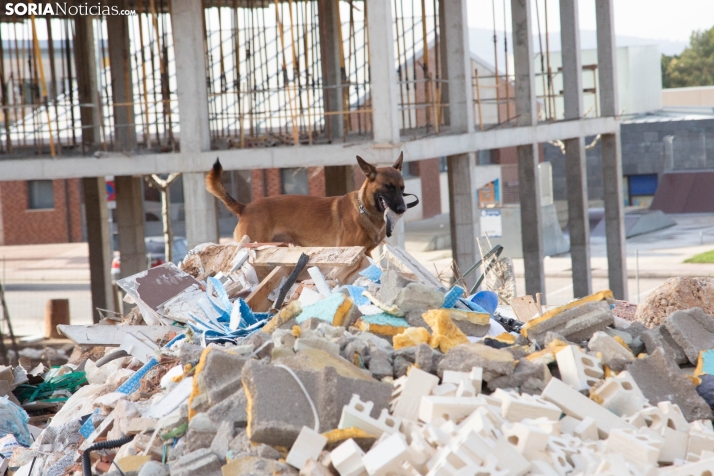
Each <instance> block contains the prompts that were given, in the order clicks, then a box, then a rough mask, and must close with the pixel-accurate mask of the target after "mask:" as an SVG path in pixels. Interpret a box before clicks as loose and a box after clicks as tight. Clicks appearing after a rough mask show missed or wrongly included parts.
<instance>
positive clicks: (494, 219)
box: [480, 209, 503, 238]
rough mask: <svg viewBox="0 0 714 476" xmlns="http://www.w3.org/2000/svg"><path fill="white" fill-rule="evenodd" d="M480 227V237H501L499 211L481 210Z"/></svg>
mask: <svg viewBox="0 0 714 476" xmlns="http://www.w3.org/2000/svg"><path fill="white" fill-rule="evenodd" d="M480 227H481V236H486V235H488V236H489V238H499V237H501V236H503V224H502V222H501V210H493V209H482V210H481V220H480Z"/></svg>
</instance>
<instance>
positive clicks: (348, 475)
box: [330, 438, 367, 476]
mask: <svg viewBox="0 0 714 476" xmlns="http://www.w3.org/2000/svg"><path fill="white" fill-rule="evenodd" d="M363 456H364V451H362V448H360V447H359V445H358V444H357V443H355V440H353V439H352V438H350V439H349V440H346V441H345V442H344V443H342V444H341V445H340V446H338V447H337V448H335V449H334V450H332V452H331V453H330V459H331V460H332V465H333V466H334V467H335V469H336V470H337V472H338V473H340V476H366V475H367V471H366V470H365V468H364V463H363V462H362V457H363Z"/></svg>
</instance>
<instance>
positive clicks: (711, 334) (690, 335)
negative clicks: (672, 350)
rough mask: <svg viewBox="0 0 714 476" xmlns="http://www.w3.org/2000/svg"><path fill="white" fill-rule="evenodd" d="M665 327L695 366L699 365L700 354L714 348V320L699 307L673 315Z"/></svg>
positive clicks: (664, 324) (666, 320)
mask: <svg viewBox="0 0 714 476" xmlns="http://www.w3.org/2000/svg"><path fill="white" fill-rule="evenodd" d="M663 326H664V327H665V328H666V329H667V330H668V331H669V333H670V335H671V336H672V339H674V341H675V342H676V343H677V344H679V346H680V347H681V348H682V350H683V351H684V353H685V354H686V356H687V359H689V362H690V363H691V364H693V365H696V364H697V360H698V358H699V352H701V351H703V350H708V349H711V348H714V318H712V317H711V316H709V315H708V314H706V313H705V312H704V311H703V310H702V309H700V308H698V307H696V308H693V309H688V310H686V311H676V312H674V313H672V314H671V315H670V316H669V317H667V318H666V319H665V320H664V323H663Z"/></svg>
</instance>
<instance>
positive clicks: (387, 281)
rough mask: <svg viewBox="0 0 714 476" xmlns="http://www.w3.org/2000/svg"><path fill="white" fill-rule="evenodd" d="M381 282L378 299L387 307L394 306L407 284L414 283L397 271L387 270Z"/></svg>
mask: <svg viewBox="0 0 714 476" xmlns="http://www.w3.org/2000/svg"><path fill="white" fill-rule="evenodd" d="M379 282H380V284H381V286H380V287H379V290H378V291H377V294H376V297H377V299H379V300H380V301H381V302H383V303H384V304H386V305H387V306H391V305H392V304H394V301H395V300H396V299H397V296H399V293H400V292H401V291H402V289H404V288H405V287H406V286H407V284H409V283H413V282H414V281H410V280H408V279H406V278H405V277H404V276H402V275H401V273H398V272H397V271H394V270H392V269H387V270H384V271H383V272H382V276H381V277H380V278H379ZM442 300H443V297H442Z"/></svg>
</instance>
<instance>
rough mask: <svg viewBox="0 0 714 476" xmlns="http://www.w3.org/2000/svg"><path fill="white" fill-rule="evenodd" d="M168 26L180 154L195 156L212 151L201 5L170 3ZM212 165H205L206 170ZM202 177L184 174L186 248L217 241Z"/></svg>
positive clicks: (212, 202)
mask: <svg viewBox="0 0 714 476" xmlns="http://www.w3.org/2000/svg"><path fill="white" fill-rule="evenodd" d="M171 26H172V28H173V35H174V53H175V56H176V85H177V96H178V102H179V116H180V127H181V154H182V155H184V154H197V153H200V152H203V151H207V150H210V149H211V131H210V127H209V122H208V91H207V88H206V67H205V65H206V62H205V57H204V51H203V49H204V48H203V45H204V38H203V11H202V9H201V2H196V1H195V0H173V1H172V2H171ZM211 165H212V164H210V163H207V164H206V171H208V170H209V168H210V167H211ZM204 175H205V174H203V173H200V172H198V173H185V174H183V189H184V210H185V213H186V240H187V241H188V246H189V249H190V248H193V247H194V246H196V245H198V244H201V243H206V242H214V243H217V242H218V237H219V233H218V208H217V206H216V199H215V198H214V197H213V196H212V195H210V194H209V193H208V192H206V188H205V185H204Z"/></svg>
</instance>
